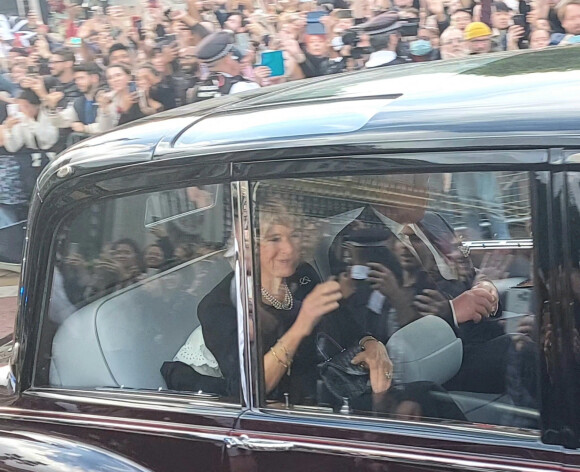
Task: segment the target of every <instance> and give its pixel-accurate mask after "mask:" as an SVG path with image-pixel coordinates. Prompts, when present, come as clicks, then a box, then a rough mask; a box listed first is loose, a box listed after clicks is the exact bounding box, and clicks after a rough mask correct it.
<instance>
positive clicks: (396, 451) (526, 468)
mask: <svg viewBox="0 0 580 472" xmlns="http://www.w3.org/2000/svg"><path fill="white" fill-rule="evenodd" d="M262 437H263V439H268V440H269V441H271V442H272V443H273V444H274V443H275V442H278V443H279V444H280V445H284V446H285V447H287V448H289V449H291V450H292V451H297V452H305V453H319V454H320V453H324V454H333V455H339V456H348V457H357V458H365V459H374V460H382V461H387V462H397V463H406V464H409V465H414V466H422V467H437V468H438V469H439V468H444V469H449V468H452V469H458V470H461V471H474V472H555V471H558V472H562V471H580V467H567V466H565V465H563V464H560V463H554V464H550V463H537V464H534V463H533V462H532V461H530V462H528V463H525V464H522V460H521V459H519V458H508V457H506V458H505V461H504V462H500V461H497V462H496V461H493V460H489V459H487V458H484V457H482V456H481V455H471V456H469V455H467V454H461V453H460V452H455V453H450V452H446V451H443V450H437V451H431V450H429V451H425V450H422V449H419V448H414V447H409V446H399V445H392V446H389V445H386V446H385V447H383V448H380V449H379V448H377V447H372V446H371V447H369V445H368V444H365V443H363V442H360V441H349V444H351V445H350V446H345V445H344V443H341V442H339V441H336V440H327V439H321V438H309V439H310V440H309V441H308V440H305V439H296V438H295V437H289V436H284V437H282V436H274V435H269V436H267V437H265V436H264V435H262V434H260V435H256V434H251V433H249V432H245V431H236V433H235V436H234V438H236V439H228V440H227V442H226V444H227V445H230V447H241V448H244V446H243V444H244V441H246V442H247V441H248V440H250V441H254V442H255V443H256V444H259V441H260V440H261V439H262ZM273 437H277V440H273V439H272V438H273ZM272 448H273V449H274V448H275V445H273V446H272ZM289 449H286V450H289ZM257 450H260V449H257ZM274 450H275V449H274ZM262 451H266V449H262ZM466 456H467V458H466ZM444 469H443V470H444Z"/></svg>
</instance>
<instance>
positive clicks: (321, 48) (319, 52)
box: [306, 35, 327, 56]
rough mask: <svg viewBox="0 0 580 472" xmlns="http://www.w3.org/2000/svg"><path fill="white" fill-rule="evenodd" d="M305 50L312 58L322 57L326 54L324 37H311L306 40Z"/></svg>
mask: <svg viewBox="0 0 580 472" xmlns="http://www.w3.org/2000/svg"><path fill="white" fill-rule="evenodd" d="M306 50H307V51H308V53H309V54H312V55H313V56H324V55H325V54H326V52H327V47H326V41H325V38H324V36H319V35H311V36H309V37H308V39H307V40H306Z"/></svg>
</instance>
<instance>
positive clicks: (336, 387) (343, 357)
mask: <svg viewBox="0 0 580 472" xmlns="http://www.w3.org/2000/svg"><path fill="white" fill-rule="evenodd" d="M316 348H317V350H318V352H319V354H320V355H321V356H322V358H323V359H324V361H323V362H321V363H320V364H318V371H319V373H320V377H321V379H322V381H323V382H324V385H325V386H326V388H327V389H328V391H329V392H330V393H331V394H332V395H334V396H335V397H337V398H338V399H340V400H341V401H342V400H343V399H344V398H348V399H349V400H352V399H353V398H357V397H360V396H361V395H363V394H365V393H369V392H370V391H371V382H370V375H369V372H368V370H366V369H365V368H364V367H362V366H360V365H355V364H351V361H352V360H353V359H354V357H355V356H356V355H357V354H358V353H359V352H361V348H360V347H359V346H356V347H351V348H348V349H347V348H343V347H342V346H341V345H340V344H338V343H337V342H336V341H335V340H334V339H332V337H330V336H328V335H327V334H324V333H319V334H318V335H317V336H316Z"/></svg>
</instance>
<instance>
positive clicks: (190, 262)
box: [36, 184, 239, 402]
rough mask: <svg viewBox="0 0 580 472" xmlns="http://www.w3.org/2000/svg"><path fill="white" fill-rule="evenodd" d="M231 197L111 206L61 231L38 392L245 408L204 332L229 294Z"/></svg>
mask: <svg viewBox="0 0 580 472" xmlns="http://www.w3.org/2000/svg"><path fill="white" fill-rule="evenodd" d="M228 189H229V187H227V186H224V185H221V184H220V185H207V186H199V187H196V186H191V187H188V188H180V189H175V190H168V191H163V192H156V193H149V194H142V195H135V196H129V197H122V198H117V199H112V200H108V201H104V202H102V203H98V204H95V205H93V206H92V207H89V208H86V209H84V210H83V211H81V212H80V213H77V214H76V215H75V216H74V217H73V218H71V219H70V220H68V221H65V222H64V223H63V224H62V226H61V229H60V231H59V232H58V234H57V236H56V238H57V239H56V255H55V261H56V262H55V267H54V274H53V282H52V289H51V290H52V292H51V297H50V303H49V306H48V310H47V314H46V316H45V320H44V322H43V327H42V337H41V349H40V357H39V363H38V364H39V367H38V369H37V375H36V384H37V385H48V386H52V387H66V388H89V389H92V388H125V389H144V390H163V391H166V390H172V391H193V392H199V391H203V392H205V393H206V394H207V395H208V397H211V398H218V397H219V398H222V399H227V400H228V401H235V402H237V401H239V392H238V391H235V390H234V389H230V388H228V385H227V384H226V380H225V379H224V377H223V374H222V371H221V370H220V365H219V364H218V360H217V359H216V357H219V356H214V355H213V354H212V350H211V347H212V346H213V345H215V343H216V340H215V339H214V338H211V337H210V339H205V338H204V335H203V333H202V328H201V324H200V321H201V320H202V319H205V318H209V319H210V321H209V322H210V323H211V322H213V321H212V320H211V316H210V315H211V299H212V298H215V294H216V293H217V292H216V290H217V291H218V292H219V293H221V291H225V292H226V293H227V294H228V297H229V293H230V284H231V280H232V277H233V270H232V265H231V261H230V259H229V254H228V250H229V247H230V237H231V233H232V230H231V228H232V224H231V215H230V211H229V208H228V205H229V202H230V199H229V195H226V192H229V190H228ZM218 289H219V290H218ZM208 300H209V301H208ZM232 310H233V322H234V323H235V309H233V305H232ZM220 314H221V315H223V316H226V314H225V312H224V313H222V312H220ZM231 314H232V313H231V310H230V312H228V313H227V315H231ZM226 321H228V320H226ZM212 343H213V344H212ZM214 349H215V348H214ZM237 375H238V376H239V372H238V373H237ZM210 394H214V395H213V396H212V395H210Z"/></svg>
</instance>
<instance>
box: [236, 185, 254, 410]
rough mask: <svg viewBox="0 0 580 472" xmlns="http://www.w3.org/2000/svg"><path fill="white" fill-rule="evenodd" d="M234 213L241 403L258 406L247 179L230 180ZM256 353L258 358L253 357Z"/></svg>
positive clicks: (252, 255) (249, 202)
mask: <svg viewBox="0 0 580 472" xmlns="http://www.w3.org/2000/svg"><path fill="white" fill-rule="evenodd" d="M231 195H232V215H233V219H234V235H235V238H234V249H235V272H236V274H235V277H236V288H237V293H236V297H237V300H236V301H237V303H236V305H237V316H238V347H239V353H240V375H241V390H242V392H241V394H242V406H244V407H248V408H252V406H254V405H259V399H258V396H259V391H260V384H259V378H258V376H255V375H254V373H255V372H256V371H255V370H254V368H253V364H254V363H253V362H252V359H258V357H257V352H253V351H255V350H256V343H255V342H253V343H252V342H251V339H252V338H251V336H250V333H251V332H252V329H251V325H252V324H253V326H257V325H256V318H255V310H254V306H255V305H254V296H253V287H254V267H253V265H254V252H253V240H252V219H251V212H250V205H251V195H250V186H249V183H248V182H247V181H238V182H232V183H231ZM254 356H256V357H254Z"/></svg>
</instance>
